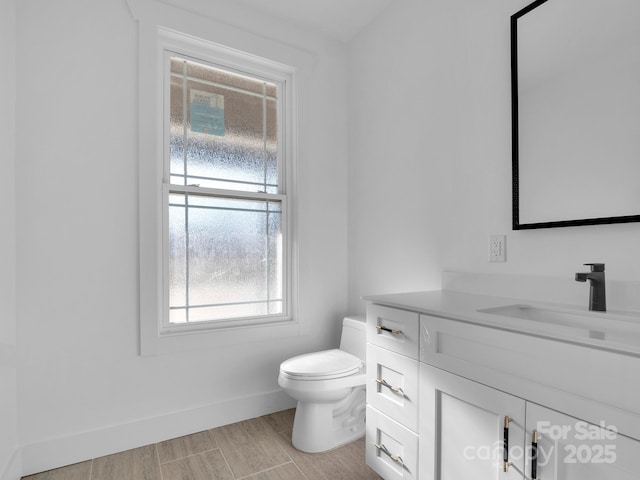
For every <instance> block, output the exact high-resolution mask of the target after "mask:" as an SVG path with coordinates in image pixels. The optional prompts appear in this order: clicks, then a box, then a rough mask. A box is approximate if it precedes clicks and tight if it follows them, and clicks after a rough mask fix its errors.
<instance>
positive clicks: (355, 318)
mask: <svg viewBox="0 0 640 480" xmlns="http://www.w3.org/2000/svg"><path fill="white" fill-rule="evenodd" d="M342 325H349V326H350V327H353V328H357V329H358V330H363V331H364V330H365V327H366V325H367V317H366V316H365V315H348V316H346V317H344V318H343V319H342Z"/></svg>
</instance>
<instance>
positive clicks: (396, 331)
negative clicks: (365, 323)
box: [376, 325, 402, 335]
mask: <svg viewBox="0 0 640 480" xmlns="http://www.w3.org/2000/svg"><path fill="white" fill-rule="evenodd" d="M376 328H377V329H378V332H380V331H382V332H389V333H390V334H392V335H402V330H392V329H391V328H389V327H383V326H382V325H376Z"/></svg>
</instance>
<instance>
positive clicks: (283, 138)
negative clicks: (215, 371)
mask: <svg viewBox="0 0 640 480" xmlns="http://www.w3.org/2000/svg"><path fill="white" fill-rule="evenodd" d="M140 28H141V30H142V29H143V28H145V26H144V25H142V24H141V25H140ZM145 29H146V30H147V32H146V33H147V35H146V36H143V34H142V33H143V32H142V31H141V38H140V40H141V41H140V45H139V48H140V52H141V55H142V52H143V51H146V52H148V47H149V46H150V43H147V42H143V41H142V40H143V37H145V38H146V40H147V41H149V42H152V43H153V44H155V45H154V50H155V55H154V61H155V65H156V66H155V68H153V69H151V70H149V69H148V66H149V65H148V64H147V68H144V66H143V62H142V61H141V65H140V71H139V92H140V99H139V108H140V113H139V137H140V139H139V142H140V144H139V150H140V151H139V155H140V158H139V182H140V351H139V353H140V354H141V355H143V356H146V355H157V354H162V353H175V352H179V351H185V350H192V349H198V348H210V347H212V346H219V345H234V344H239V343H247V342H253V341H267V340H271V339H275V338H283V337H290V336H297V335H300V326H299V324H298V321H297V315H296V312H297V302H296V299H297V263H298V262H297V241H296V229H295V222H294V221H293V218H294V211H295V210H294V208H293V207H294V206H295V156H296V151H297V133H296V132H297V112H296V99H297V85H296V84H297V81H296V72H297V69H296V68H295V67H291V66H288V65H284V64H281V63H278V62H275V61H271V60H267V59H264V58H262V57H258V56H256V55H252V54H250V53H245V52H242V51H239V50H236V49H233V48H230V47H226V46H223V45H220V44H217V43H214V42H211V41H209V40H206V39H202V38H196V37H194V36H191V35H187V34H183V33H180V32H177V31H175V30H172V29H169V28H166V27H162V26H158V25H148V26H146V28H145ZM151 32H153V36H154V38H153V40H151V39H149V38H148V34H149V33H151ZM145 44H146V47H147V49H145ZM171 55H174V56H176V55H177V56H180V57H182V58H185V59H191V60H193V61H196V62H200V63H204V64H208V65H211V66H214V67H216V66H217V67H219V68H222V69H225V70H229V71H236V72H239V73H240V74H245V75H247V74H248V75H250V76H253V77H258V78H263V79H265V80H267V81H269V82H274V83H278V84H279V87H280V88H281V91H279V96H281V97H282V98H281V99H280V101H279V102H278V110H277V113H278V178H279V187H278V193H277V194H270V195H272V196H275V197H277V198H278V199H281V201H282V209H283V213H282V231H283V237H284V241H283V252H284V254H283V272H284V282H283V293H284V295H285V302H283V310H284V311H283V314H282V315H278V316H267V317H252V318H249V317H245V318H241V319H235V320H233V319H232V320H229V321H211V322H193V323H190V324H169V322H168V315H169V299H168V285H167V281H168V197H169V190H170V189H173V187H176V186H177V187H180V186H179V185H171V184H170V179H169V161H170V160H169V154H168V142H169V135H168V131H169V121H168V118H169V108H170V105H169V89H168V88H166V85H167V82H168V81H169V76H170V69H169V68H168V64H167V63H166V62H167V61H168V58H169V57H170V56H171ZM147 63H148V62H147ZM151 72H153V74H154V75H153V77H154V78H153V85H155V89H154V90H153V91H155V93H154V94H152V95H153V97H154V98H153V100H152V97H151V95H150V93H149V89H148V88H146V89H145V85H147V86H148V83H149V81H150V80H151V77H152V73H151ZM143 110H149V111H148V112H146V113H145V112H144V111H143ZM153 112H157V113H156V114H154V113H153ZM149 123H150V124H151V125H153V128H150V125H149ZM151 138H155V141H152V140H150V139H151ZM147 141H149V142H151V141H152V142H153V145H155V147H152V146H151V144H150V143H146V142H147ZM152 182H153V183H152ZM181 188H184V189H186V190H191V189H192V187H189V186H186V187H181ZM201 188H202V187H201ZM206 190H217V189H206ZM151 192H153V194H152V193H151ZM194 193H195V192H194ZM219 193H220V194H221V195H226V196H230V195H229V193H233V194H237V196H238V197H245V198H255V197H254V195H253V194H252V193H251V192H244V191H243V192H237V191H228V192H227V191H226V190H221V191H220V192H219ZM232 196H235V195H232ZM151 197H153V206H152V203H151ZM151 206H152V208H153V210H154V212H155V214H153V215H152V216H151V217H149V218H145V217H146V216H148V215H149V214H150V213H151V212H150V211H149V210H150V208H151ZM149 247H152V248H149Z"/></svg>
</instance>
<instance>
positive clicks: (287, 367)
mask: <svg viewBox="0 0 640 480" xmlns="http://www.w3.org/2000/svg"><path fill="white" fill-rule="evenodd" d="M362 366H363V362H362V360H360V359H359V358H358V357H356V356H355V355H351V354H350V353H347V352H345V351H342V350H339V349H333V350H325V351H322V352H314V353H307V354H305V355H299V356H297V357H293V358H290V359H289V360H286V361H284V362H282V364H281V365H280V372H281V373H282V375H284V376H285V377H287V378H291V379H296V380H330V379H333V378H342V377H348V376H350V375H353V374H355V373H357V372H358V371H360V369H361V368H362Z"/></svg>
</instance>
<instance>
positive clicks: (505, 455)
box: [502, 417, 513, 472]
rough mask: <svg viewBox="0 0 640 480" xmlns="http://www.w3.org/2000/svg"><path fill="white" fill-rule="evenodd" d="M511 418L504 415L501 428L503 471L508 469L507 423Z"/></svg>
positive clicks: (509, 464) (509, 463)
mask: <svg viewBox="0 0 640 480" xmlns="http://www.w3.org/2000/svg"><path fill="white" fill-rule="evenodd" d="M511 420H513V419H512V418H511V417H504V428H503V430H502V431H503V450H502V467H503V470H504V471H505V472H508V471H509V467H510V466H511V462H509V423H511Z"/></svg>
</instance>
